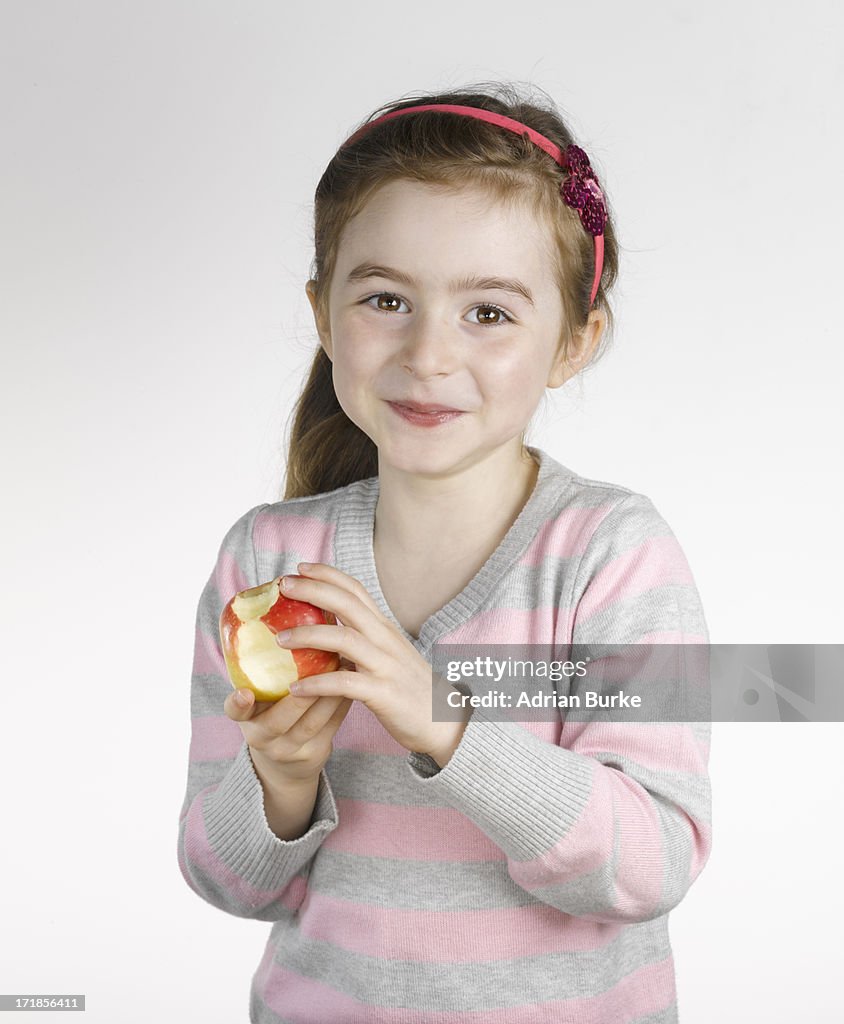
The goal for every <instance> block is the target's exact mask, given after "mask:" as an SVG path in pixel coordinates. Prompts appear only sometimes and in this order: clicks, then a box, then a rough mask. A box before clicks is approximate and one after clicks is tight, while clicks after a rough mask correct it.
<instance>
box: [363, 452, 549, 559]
mask: <svg viewBox="0 0 844 1024" xmlns="http://www.w3.org/2000/svg"><path fill="white" fill-rule="evenodd" d="M538 474H539V466H538V465H537V463H536V462H535V461H534V460H533V459H532V458H531V457H530V455H529V454H528V453H527V452H524V453H523V452H522V449H521V445H520V443H519V445H518V446H509V447H506V448H502V449H498V450H496V451H495V452H492V453H490V454H489V455H488V456H487V457H486V458H484V459H481V460H480V461H478V462H476V463H474V464H473V465H471V466H469V467H466V468H465V469H461V470H459V471H455V472H454V473H452V474H449V475H448V476H421V475H418V474H412V473H407V472H404V471H402V470H396V469H395V468H394V467H391V466H386V465H381V464H380V460H379V472H378V476H379V495H378V504H377V506H376V510H375V540H376V542H377V544H378V546H379V547H380V548H382V549H383V548H388V549H390V550H393V551H402V552H407V553H408V556H409V557H413V555H419V557H422V558H426V557H429V556H430V553H431V552H432V551H434V550H436V551H437V553H438V555H439V556H441V557H448V558H455V559H462V558H466V557H471V556H472V554H474V553H475V552H476V551H477V550H478V549H479V548H489V547H490V544H492V546H493V547H494V546H495V545H496V544H497V543H498V542H499V541H500V540H501V539H502V538H503V537H504V535H505V533H506V532H507V530H508V529H509V528H510V526H511V525H512V523H513V522H514V520H515V519H516V517H517V516H518V514H519V512H520V511H521V509H522V508H523V506H524V504H525V502H526V501H527V500H528V498H529V497H530V495H531V493H532V491H533V489H534V486H535V484H536V479H537V476H538Z"/></svg>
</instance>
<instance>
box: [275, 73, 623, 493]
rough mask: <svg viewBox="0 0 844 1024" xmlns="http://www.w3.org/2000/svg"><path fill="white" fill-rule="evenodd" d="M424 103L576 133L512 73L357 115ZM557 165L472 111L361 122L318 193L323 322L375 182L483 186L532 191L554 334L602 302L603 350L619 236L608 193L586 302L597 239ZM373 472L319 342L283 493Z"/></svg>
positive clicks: (317, 285)
mask: <svg viewBox="0 0 844 1024" xmlns="http://www.w3.org/2000/svg"><path fill="white" fill-rule="evenodd" d="M424 103H451V104H460V105H463V106H471V107H484V108H485V109H487V110H492V111H495V112H496V113H499V114H504V115H506V116H507V117H511V118H514V119H515V120H516V121H521V122H522V123H523V124H527V125H529V126H530V127H531V128H534V129H535V130H536V131H538V132H540V133H541V134H542V135H545V136H546V137H547V138H549V139H551V140H552V141H553V142H555V143H556V144H557V145H558V146H560V147H561V148H565V147H566V146H569V145H571V144H572V143H574V142H575V139H574V137H573V135H572V133H571V131H570V130H569V128H568V127H567V125H566V124H565V122H564V121H563V119H562V117H561V116H560V114H559V113H558V112H557V110H556V108H555V106H554V103H553V101H551V100H550V98H548V97H547V96H545V94H543V98H542V100H541V101H538V102H536V101H534V100H533V99H532V100H530V101H529V100H528V99H527V98H525V97H523V96H521V95H520V94H519V91H518V89H517V88H516V87H515V85H513V84H508V83H500V82H495V83H480V84H474V85H470V86H467V87H466V89H465V90H460V91H457V92H448V93H435V94H418V95H415V96H413V97H412V98H409V99H403V100H400V101H397V102H394V103H388V104H385V105H384V106H382V107H380V108H379V109H378V110H376V111H374V112H373V113H372V114H371V115H370V116H369V117H368V118H366V120H365V121H362V122H361V123H360V125H358V126H357V127H362V125H364V124H366V123H367V122H369V121H372V120H374V119H375V118H377V117H379V116H380V115H382V114H385V113H387V112H388V111H390V110H399V109H401V108H402V107H409V106H416V105H417V104H420V105H421V104H424ZM354 130H356V129H353V131H354ZM349 134H350V135H351V134H352V132H350V133H349ZM590 161H591V163H592V166H593V168H594V169H595V172H596V174H597V176H598V180H599V182H600V184H601V187H602V189H603V191H604V195H605V196H606V195H607V190H606V184H605V182H604V179H603V176H602V174H601V171H600V169H599V168H598V167H597V166H596V163H595V160H594V158H593V157H592V155H591V154H590ZM564 174H565V172H564V171H563V170H562V169H561V168H560V167H559V166H558V165H557V164H556V163H555V162H554V161H553V160H551V159H550V158H549V156H548V154H547V153H545V152H544V151H543V150H542V149H540V148H539V147H538V146H536V145H534V143H532V142H530V141H528V140H526V139H525V138H523V137H522V136H519V135H516V134H515V133H514V132H510V131H502V129H500V128H499V127H497V126H495V125H491V124H488V123H487V122H484V121H479V120H477V119H474V118H466V117H460V116H457V115H455V116H452V117H448V116H444V115H443V114H442V113H439V112H437V111H420V112H416V113H412V114H407V115H406V116H404V117H396V118H391V119H390V120H388V121H385V122H383V123H382V124H380V125H378V126H377V127H375V128H373V129H371V130H370V131H368V132H364V133H363V134H362V136H361V138H360V139H359V140H357V141H356V142H355V143H354V144H353V145H351V146H346V147H342V148H340V149H338V151H337V152H336V153H335V154H334V156H333V158H332V159H331V161H330V163H329V164H328V166H327V167H326V169H325V171H324V173H323V175H322V177H321V178H320V180H319V184H318V185H317V189H316V195H315V197H314V260H313V264H312V267H311V279H312V280H313V282H314V286H313V287H314V301H315V306H316V313H317V316H318V318H320V319H321V320H324V322H326V323H327V322H328V293H329V289H330V286H331V277H332V274H333V272H334V267H335V266H336V263H337V250H338V246H339V243H340V238H341V235H342V232H343V228H344V227H345V226H346V224H347V223H348V222H349V221H350V220H351V219H352V217H354V216H355V215H356V214H357V213H359V212H360V211H361V210H362V209H363V207H364V206H365V205H366V203H367V202H368V200H369V199H370V198H371V197H372V196H373V194H374V193H375V192H376V190H377V189H379V188H380V187H381V186H382V185H385V184H387V183H388V182H391V181H396V180H399V179H404V180H410V181H418V182H424V183H427V184H432V185H441V186H443V185H444V186H447V187H452V188H461V187H466V186H476V187H478V186H479V187H481V188H484V189H486V190H487V191H488V192H489V193H490V194H491V195H492V196H493V197H494V198H496V199H498V200H502V201H507V200H512V199H514V198H519V199H522V200H528V201H531V202H532V209H533V211H534V213H535V214H536V215H537V216H539V217H541V218H542V219H543V220H544V221H546V222H547V223H549V224H550V225H551V227H552V231H553V236H554V241H555V246H556V252H557V255H558V259H557V262H556V267H555V272H556V277H557V283H558V286H559V289H560V294H561V297H562V301H563V309H564V313H565V324H564V335H563V337H562V338H561V341H560V344H561V346H562V347H563V351H564V352H565V353H567V352H568V348H569V345H570V344H571V342H572V338H573V335H574V334H575V333H577V332H578V331H579V330H581V329H582V328H583V327H584V326H585V324H586V321H587V319H588V316H589V312H590V309H591V308H601V309H603V310H604V312H605V314H606V317H607V329H606V330H605V331H604V335H603V337H602V339H601V344H600V348H599V350H598V351H597V352H596V353H595V354H594V355H593V357H592V359H591V363H594V362H595V361H596V360H597V359H598V358H599V357H600V356H601V355H603V352H604V350H605V349H606V347H607V344H608V336H610V337H611V335H612V329H613V326H614V320H613V314H612V310H611V308H610V306H609V303H608V301H607V292H608V291H609V290H610V288H611V287H612V285H613V283H614V282H615V280H616V278H617V276H618V244H617V241H616V235H615V230H614V227H613V220H612V212H611V209H610V207H609V199H608V198H607V223H606V226H605V228H604V263H603V271H602V274H601V281H600V285H599V288H598V293H597V295H596V297H595V303H594V305H593V306H590V303H589V297H590V291H591V287H592V279H593V276H594V273H595V263H594V259H595V252H594V242H593V239H592V236H591V235H590V234H588V233H587V232H586V231H585V230H584V229H583V226H582V224H581V223H580V219H579V217H578V214H577V211H575V210H573V209H571V207H569V206H567V205H566V204H565V203H564V202H562V200H561V198H560V191H559V189H560V183H561V181H562V180H563V176H564ZM377 472H378V450H377V448H376V446H375V444H374V443H373V441H372V440H371V439H370V438H369V437H368V436H367V435H366V434H365V433H364V432H363V431H362V430H361V429H360V428H359V427H358V426H357V424H355V423H353V422H352V421H351V420H350V419H349V417H348V416H347V415H346V414H345V413H344V412H343V410H342V408H341V407H340V403H339V402H338V401H337V396H336V394H335V392H334V385H333V383H332V375H331V360H330V359H329V358H328V356H327V355H326V353H325V351H324V350H323V348H322V346H321V345H318V346H317V349H316V354H315V356H314V360H313V364H312V365H311V369H310V373H309V374H308V377H307V380H306V381H305V384H304V387H303V389H302V392H301V394H300V396H299V398H298V400H297V402H296V405H295V407H294V409H293V414H292V428H291V432H290V440H289V445H288V457H287V478H286V484H285V491H284V498H285V499H288V498H298V497H304V496H308V495H312V494H322V493H325V492H326V491H331V490H334V489H335V488H338V487H344V486H346V485H347V484H350V483H353V482H354V481H356V480H362V479H365V478H367V477H370V476H375V475H377Z"/></svg>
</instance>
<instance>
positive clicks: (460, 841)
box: [323, 798, 507, 861]
mask: <svg viewBox="0 0 844 1024" xmlns="http://www.w3.org/2000/svg"><path fill="white" fill-rule="evenodd" d="M337 811H338V814H339V815H340V821H341V822H342V827H341V828H336V829H335V830H334V831H333V832H331V833H329V835H328V836H326V838H325V840H324V842H323V849H327V850H336V851H339V852H341V853H352V854H355V855H357V856H361V857H379V858H381V857H394V858H395V859H396V860H401V861H405V860H407V858H408V856H411V855H412V857H413V859H414V860H451V861H478V860H480V861H490V860H495V861H503V860H506V859H507V858H506V857H505V855H504V853H503V852H502V850H501V848H500V847H498V846H496V844H495V843H493V842H492V840H490V839H489V838H488V837H487V836H486V835H485V833H484V832H482V831H481V829H479V828H478V827H477V826H476V825H474V824H473V823H472V822H471V821H470V820H469V819H468V818H467V817H466V816H465V814H462V813H461V812H460V811H456V810H453V809H452V808H450V807H429V806H427V805H422V806H419V807H413V806H410V807H402V806H398V805H391V804H377V803H371V802H369V801H366V800H348V799H344V798H338V799H337Z"/></svg>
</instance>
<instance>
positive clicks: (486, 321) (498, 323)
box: [474, 303, 512, 327]
mask: <svg viewBox="0 0 844 1024" xmlns="http://www.w3.org/2000/svg"><path fill="white" fill-rule="evenodd" d="M474 309H475V310H476V311H477V313H478V319H477V320H476V321H475V322H476V323H478V324H480V325H481V327H502V326H503V325H504V324H508V323H512V317H511V316H510V315H509V314H508V313H505V311H504V310H503V309H502V308H501V307H500V306H494V305H490V304H488V303H482V304H481V305H480V306H475V307H474ZM490 314H494V315H493V316H492V317H491V316H490Z"/></svg>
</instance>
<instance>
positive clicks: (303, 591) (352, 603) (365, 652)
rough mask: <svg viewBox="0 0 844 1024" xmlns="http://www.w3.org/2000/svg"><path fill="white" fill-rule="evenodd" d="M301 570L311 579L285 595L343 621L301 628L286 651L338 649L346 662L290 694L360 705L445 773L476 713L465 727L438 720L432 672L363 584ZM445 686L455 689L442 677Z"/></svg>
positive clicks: (328, 569) (328, 571)
mask: <svg viewBox="0 0 844 1024" xmlns="http://www.w3.org/2000/svg"><path fill="white" fill-rule="evenodd" d="M306 566H307V567H306ZM298 571H299V572H300V573H301V575H302V576H303V577H307V578H306V579H296V580H293V581H292V585H291V586H283V593H284V594H285V595H286V596H288V597H291V598H293V599H294V600H296V601H308V602H310V603H311V604H314V605H316V606H317V607H318V608H324V609H325V610H326V611H330V612H333V613H334V615H335V616H336V617H337V619H338V623H337V625H336V626H335V625H329V624H327V623H326V624H324V625H323V624H319V625H310V626H307V625H306V626H294V627H293V628H292V629H291V630H290V631H289V632H290V637H289V639H287V640H284V641H280V646H281V647H285V648H296V647H315V648H317V649H318V650H320V651H334V652H336V653H337V654H339V655H340V657H341V659H342V660H341V668H339V669H337V671H335V672H326V673H322V674H320V675H314V676H308V677H307V678H306V679H301V680H299V682H298V683H295V684H294V685H293V686H292V687H291V692H292V693H295V694H296V695H297V696H306V697H309V696H320V697H322V696H329V695H331V696H337V697H348V698H350V699H352V700H359V701H360V702H361V703H362V704H366V706H367V707H368V708H369V710H370V711H371V712H372V713H373V714H374V715H375V716H376V717H377V718H378V720H379V721H380V722H381V724H382V725H383V726H384V728H385V729H386V730H387V732H388V733H389V734H390V735H391V736H392V737H393V739H394V740H395V741H396V742H397V743H400V744H401V746H403V747H405V748H406V749H407V750H411V751H417V752H419V753H422V754H429V755H430V756H431V757H433V759H434V760H435V761H436V762H437V764H439V765H440V767H442V766H443V765H444V764H446V763H447V761H448V759H449V758H450V757H451V755H452V754H453V752H454V750H455V749H456V747H457V745H458V743H459V742H460V737H461V736H462V735H463V731H464V730H465V728H466V721H467V720H468V717H469V711H468V710H466V711H464V712H463V715H464V717H463V720H462V721H459V722H435V721H433V699H432V684H433V683H434V677H433V670H432V666H431V665H430V664H429V663H428V662H427V661H426V660H425V659H424V658H423V657H422V655H421V654H420V653H419V652H418V651H417V650H416V648H415V647H414V646H413V644H411V643H410V642H409V641H408V640H406V639H405V638H404V637H403V636H402V635H401V633H400V632H399V631H398V630H397V629H396V627H395V626H394V625H393V624H392V623H391V622H389V621H388V620H387V619H385V618H384V616H383V615H382V614H381V612H380V611H379V610H378V607H377V606H376V604H375V602H374V601H373V599H372V597H371V596H370V594H369V592H368V591H367V589H366V587H364V585H363V584H362V583H361V582H360V581H359V580H356V579H354V578H353V577H352V576H348V575H347V574H346V573H344V572H341V570H340V569H337V568H335V567H334V566H331V565H326V564H325V563H324V562H312V563H304V562H303V563H301V564H300V565H299V566H298ZM285 580H288V581H289V577H285ZM344 662H346V663H350V667H348V666H347V665H346V666H344ZM438 681H439V683H440V684H441V685H446V686H447V685H448V684H445V683H443V681H442V680H439V677H438Z"/></svg>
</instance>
